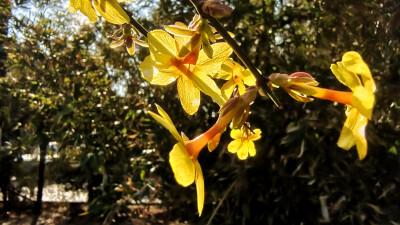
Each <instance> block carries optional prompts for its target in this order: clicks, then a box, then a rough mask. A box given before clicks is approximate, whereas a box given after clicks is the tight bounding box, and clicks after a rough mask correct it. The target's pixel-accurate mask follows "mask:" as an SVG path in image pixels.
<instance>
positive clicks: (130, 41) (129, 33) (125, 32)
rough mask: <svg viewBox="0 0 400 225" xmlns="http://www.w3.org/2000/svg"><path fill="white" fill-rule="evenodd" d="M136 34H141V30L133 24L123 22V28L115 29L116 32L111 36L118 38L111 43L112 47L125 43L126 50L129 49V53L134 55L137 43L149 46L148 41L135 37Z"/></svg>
mask: <svg viewBox="0 0 400 225" xmlns="http://www.w3.org/2000/svg"><path fill="white" fill-rule="evenodd" d="M118 36H120V37H118ZM135 36H139V32H138V31H137V30H136V29H135V28H134V27H133V26H132V25H131V24H128V23H125V24H122V26H121V28H119V29H118V30H117V31H115V32H114V34H113V35H112V36H111V38H113V39H118V40H116V41H113V42H112V43H111V44H110V47H111V48H116V47H119V46H121V45H123V44H125V47H126V50H127V51H128V53H129V55H133V54H135V43H136V44H138V45H141V46H143V47H148V46H149V45H148V44H147V42H144V41H141V40H139V39H137V38H135Z"/></svg>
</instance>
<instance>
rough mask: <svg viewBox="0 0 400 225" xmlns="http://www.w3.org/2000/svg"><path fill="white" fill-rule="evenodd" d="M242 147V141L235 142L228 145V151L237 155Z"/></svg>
mask: <svg viewBox="0 0 400 225" xmlns="http://www.w3.org/2000/svg"><path fill="white" fill-rule="evenodd" d="M241 147H242V141H241V140H233V141H231V142H230V143H229V145H228V151H229V152H231V153H236V152H237V151H238V150H239V149H240V148H241Z"/></svg>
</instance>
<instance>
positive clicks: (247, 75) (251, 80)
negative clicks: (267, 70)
mask: <svg viewBox="0 0 400 225" xmlns="http://www.w3.org/2000/svg"><path fill="white" fill-rule="evenodd" d="M243 75H244V77H243V82H244V83H245V84H246V85H248V86H253V85H256V81H257V80H256V78H255V77H254V75H253V74H252V73H251V72H250V70H244V71H243Z"/></svg>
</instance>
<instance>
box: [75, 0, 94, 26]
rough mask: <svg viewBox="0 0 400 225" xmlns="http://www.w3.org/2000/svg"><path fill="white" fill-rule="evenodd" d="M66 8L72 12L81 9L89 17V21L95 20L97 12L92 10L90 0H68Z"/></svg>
mask: <svg viewBox="0 0 400 225" xmlns="http://www.w3.org/2000/svg"><path fill="white" fill-rule="evenodd" d="M68 9H69V11H70V12H72V13H76V11H78V10H79V11H81V12H82V13H83V14H85V15H86V16H87V17H88V18H89V20H90V22H91V23H95V22H96V21H97V12H96V10H94V8H93V6H92V1H91V0H70V1H69V7H68Z"/></svg>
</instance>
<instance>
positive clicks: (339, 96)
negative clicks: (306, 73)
mask: <svg viewBox="0 0 400 225" xmlns="http://www.w3.org/2000/svg"><path fill="white" fill-rule="evenodd" d="M313 89H314V90H316V91H317V93H316V94H313V95H312V96H314V97H316V98H320V99H326V100H330V101H333V102H339V103H342V104H345V105H350V106H351V105H352V102H351V100H352V98H353V92H347V91H334V90H330V89H326V88H319V87H313Z"/></svg>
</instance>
